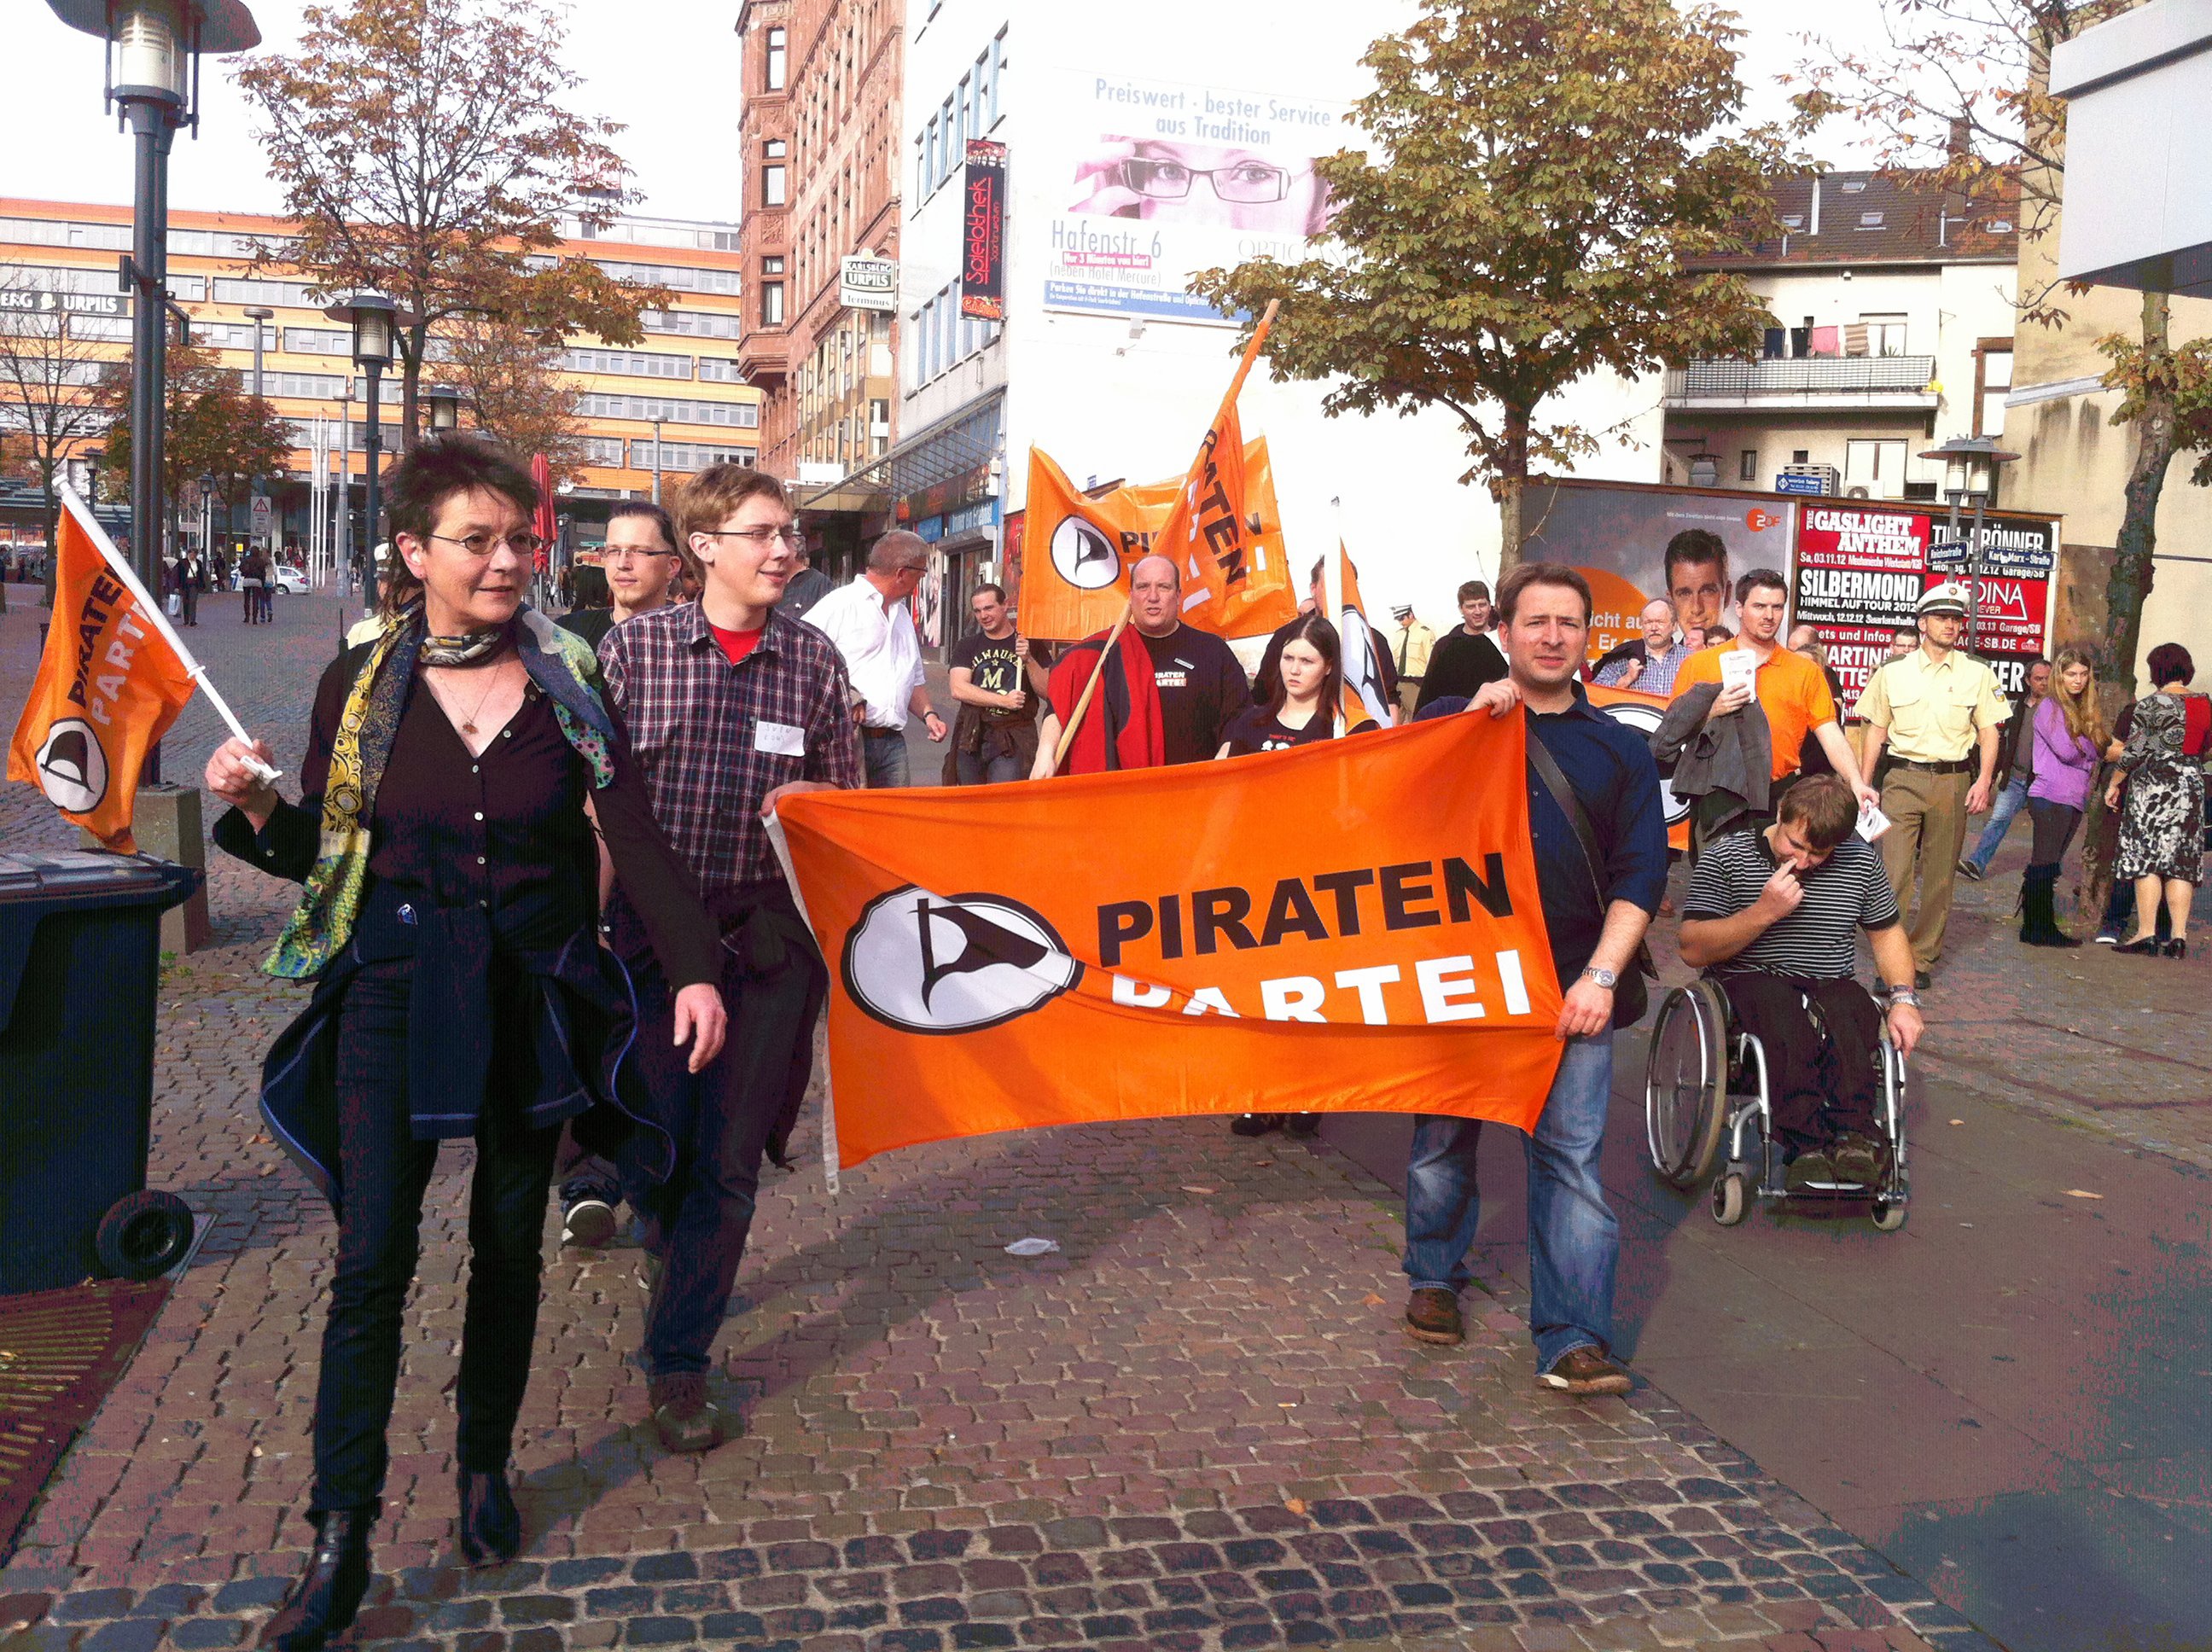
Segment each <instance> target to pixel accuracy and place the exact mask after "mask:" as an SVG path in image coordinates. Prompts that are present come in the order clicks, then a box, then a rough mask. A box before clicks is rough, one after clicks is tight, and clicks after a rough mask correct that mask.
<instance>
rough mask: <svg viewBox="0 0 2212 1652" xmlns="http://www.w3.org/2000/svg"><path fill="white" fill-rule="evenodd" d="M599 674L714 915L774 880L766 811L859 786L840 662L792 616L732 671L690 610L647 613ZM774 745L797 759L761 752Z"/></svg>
mask: <svg viewBox="0 0 2212 1652" xmlns="http://www.w3.org/2000/svg"><path fill="white" fill-rule="evenodd" d="M599 664H600V665H601V667H602V668H603V669H604V670H605V672H606V681H607V698H608V701H609V703H610V704H611V706H612V708H614V711H615V713H616V714H617V716H618V717H619V718H620V719H621V720H622V724H623V728H624V729H625V730H626V731H627V732H628V733H629V743H630V749H631V750H633V751H634V752H635V753H636V756H637V765H638V768H640V769H641V771H642V772H643V774H644V775H645V783H646V787H647V792H648V793H649V795H650V796H651V798H652V800H653V818H654V819H655V820H657V821H659V823H660V828H661V829H662V830H663V831H665V832H666V833H667V834H668V841H670V842H671V843H672V844H674V845H675V846H676V852H677V853H678V854H680V855H682V856H683V857H684V861H685V863H686V864H687V865H690V868H691V870H692V872H694V874H696V876H697V878H698V879H699V887H700V892H701V893H702V894H703V895H704V896H706V898H707V903H708V908H709V909H710V910H711V909H713V908H714V906H715V897H716V896H720V895H727V894H731V893H733V892H735V891H737V890H741V889H743V888H744V886H746V885H748V884H759V883H762V882H764V881H767V880H769V879H775V880H777V881H781V878H782V871H781V868H780V867H779V866H778V865H776V859H775V849H774V848H773V847H770V846H769V841H768V831H767V829H766V828H764V827H763V825H762V824H761V819H760V806H761V799H763V798H765V797H766V796H767V795H768V794H769V793H770V792H772V791H774V790H775V788H776V787H779V786H782V785H785V784H786V783H787V782H789V781H792V780H826V781H828V782H829V784H830V785H832V786H840V787H858V786H859V785H860V782H861V769H860V737H859V735H857V734H856V733H855V732H854V729H853V718H852V714H851V712H850V711H848V709H847V707H848V702H849V695H848V691H847V685H846V680H845V666H844V662H843V661H842V660H841V659H838V657H837V650H836V647H835V646H834V645H833V644H832V643H831V642H830V641H829V638H827V637H825V636H823V635H822V634H821V633H820V632H819V631H817V630H815V629H812V628H811V627H810V626H806V625H803V624H801V623H799V621H797V620H795V619H792V618H790V617H789V616H787V615H783V614H778V613H775V612H771V613H770V614H769V621H768V627H767V629H766V631H765V632H764V633H763V635H762V637H761V640H760V641H759V642H758V643H757V645H756V646H755V647H754V648H753V651H752V652H751V653H749V654H747V655H746V656H745V658H744V663H743V664H741V665H731V664H730V662H729V659H728V658H727V657H726V655H725V654H724V653H722V650H721V647H720V645H719V644H718V643H716V642H715V641H714V634H713V632H712V631H711V630H710V629H708V624H707V616H706V615H705V614H704V613H702V611H701V610H700V607H699V604H697V603H696V602H688V603H683V604H678V605H677V606H675V607H672V608H656V609H652V610H647V612H645V613H642V614H639V615H636V616H633V617H631V618H629V619H627V620H624V621H623V623H621V624H620V625H617V626H616V627H615V628H614V629H613V630H611V631H610V632H608V633H607V637H606V641H604V642H602V643H600V644H599ZM779 728H780V729H781V730H787V731H790V732H789V733H788V734H784V735H782V736H781V737H779V734H778V730H779ZM794 737H795V738H794ZM779 738H781V742H782V743H788V744H798V745H799V746H800V747H801V751H793V752H780V751H775V750H763V745H772V744H777V743H779ZM802 753H803V755H802Z"/></svg>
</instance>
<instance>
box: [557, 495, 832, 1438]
mask: <svg viewBox="0 0 2212 1652" xmlns="http://www.w3.org/2000/svg"><path fill="white" fill-rule="evenodd" d="M676 508H677V515H678V519H679V522H680V525H681V531H682V536H683V537H682V540H681V543H682V544H683V545H684V556H685V568H686V571H687V572H688V573H689V574H690V575H691V576H692V577H693V578H694V579H695V580H698V581H699V584H700V587H701V592H700V598H699V600H698V601H697V602H694V603H679V604H671V605H670V606H667V607H663V608H659V609H655V610H651V611H649V612H647V613H643V614H640V615H638V616H636V617H635V618H634V619H632V620H630V621H629V622H628V623H624V624H622V625H618V626H617V627H616V628H615V629H613V630H612V631H611V632H610V633H608V635H607V640H606V641H605V644H603V645H602V647H601V648H600V651H599V661H600V664H601V665H602V666H603V668H604V669H605V673H606V682H607V697H608V701H609V703H610V705H611V707H612V708H613V709H614V710H615V712H616V714H617V715H618V716H619V717H620V718H621V720H622V722H623V726H624V727H625V728H626V729H627V730H628V731H629V739H630V745H631V748H632V749H633V750H635V753H636V754H637V762H638V767H639V768H640V769H641V770H642V771H643V773H644V774H645V777H646V785H647V789H648V791H649V792H650V793H651V794H652V799H653V817H654V819H656V820H657V821H659V823H660V827H661V829H662V830H663V831H665V832H666V833H667V835H668V841H670V842H671V844H673V845H674V846H675V848H676V852H677V853H678V854H680V855H681V856H683V858H684V862H685V864H686V865H689V866H690V870H691V873H692V875H693V876H694V877H695V878H697V880H698V884H699V892H700V896H701V898H702V900H703V901H704V902H705V903H706V906H707V909H708V912H709V913H710V914H713V916H714V920H715V923H716V925H717V926H718V927H719V928H720V931H721V935H722V954H723V956H722V980H721V983H720V985H721V988H722V993H723V1002H724V1004H725V1005H726V1006H727V1009H728V1012H729V1036H728V1038H727V1040H726V1042H725V1043H724V1045H723V1047H722V1052H721V1054H720V1055H718V1056H717V1057H715V1059H714V1060H713V1061H711V1062H709V1063H708V1065H707V1066H706V1067H705V1068H704V1069H703V1070H702V1071H701V1072H698V1073H696V1074H694V1073H691V1072H688V1071H687V1069H686V1066H685V1063H684V1060H683V1059H682V1056H683V1052H682V1051H681V1050H680V1049H678V1048H677V1047H676V1045H675V1044H674V1043H673V1042H671V1041H672V1038H673V1023H672V1022H671V1019H670V1014H671V1009H670V1005H671V999H670V996H669V992H668V987H667V984H666V982H665V981H664V980H663V979H662V978H661V975H660V971H659V966H658V965H657V964H656V963H654V962H653V956H652V953H651V951H650V949H649V948H648V947H647V945H646V944H645V937H644V932H643V930H642V928H641V926H640V924H639V922H638V920H637V918H636V916H635V914H634V913H633V912H632V911H631V909H630V907H629V902H628V901H627V899H626V898H625V897H624V895H623V890H621V889H620V888H619V887H617V889H616V890H615V892H614V896H613V898H612V899H611V900H610V901H609V902H608V903H607V933H608V942H609V944H610V945H611V947H612V948H613V949H614V951H615V952H616V954H617V957H621V958H622V959H623V961H624V963H627V964H629V967H630V970H631V974H632V975H633V977H634V979H635V981H636V983H637V993H638V1023H639V1029H640V1030H639V1036H638V1042H637V1043H636V1046H635V1049H636V1053H637V1055H638V1058H639V1060H641V1062H642V1064H643V1068H644V1077H645V1078H646V1081H647V1085H648V1087H649V1088H650V1090H651V1091H652V1094H653V1100H654V1102H655V1104H656V1105H657V1106H658V1107H659V1108H660V1109H661V1117H660V1123H661V1124H662V1126H663V1127H665V1129H666V1131H667V1132H668V1133H669V1135H670V1136H671V1138H672V1139H673V1143H674V1147H675V1161H674V1165H673V1168H672V1169H671V1170H670V1172H669V1174H668V1175H667V1176H666V1178H665V1180H661V1181H654V1182H652V1183H651V1185H647V1180H649V1179H648V1178H644V1177H643V1176H642V1174H641V1173H642V1170H643V1169H644V1167H642V1166H639V1167H636V1169H637V1170H638V1171H639V1172H640V1176H639V1179H636V1180H633V1181H631V1183H630V1186H629V1192H630V1193H631V1200H630V1202H631V1204H632V1205H633V1206H635V1208H636V1210H637V1212H638V1215H639V1217H640V1218H641V1228H642V1237H643V1239H644V1242H645V1248H646V1251H647V1255H648V1256H649V1257H650V1258H651V1259H652V1260H651V1262H650V1263H649V1265H648V1267H647V1281H648V1285H649V1290H650V1293H651V1294H650V1297H649V1298H648V1300H647V1306H646V1316H645V1331H644V1347H643V1350H642V1356H641V1357H642V1363H643V1364H644V1366H645V1371H646V1376H647V1380H648V1382H649V1388H648V1389H647V1405H648V1406H650V1408H651V1411H652V1413H653V1424H654V1426H655V1427H656V1428H657V1429H658V1430H659V1433H660V1438H661V1442H662V1443H663V1444H665V1446H666V1447H667V1448H668V1449H670V1450H671V1451H685V1452H689V1451H707V1450H709V1449H713V1447H714V1446H715V1445H716V1444H717V1443H719V1442H720V1440H721V1439H722V1438H723V1436H724V1435H725V1434H726V1432H728V1431H729V1430H731V1429H732V1427H733V1426H734V1425H733V1424H732V1423H731V1422H730V1421H729V1419H728V1418H726V1416H725V1415H724V1414H723V1413H722V1412H719V1411H718V1410H716V1409H715V1408H714V1406H711V1405H710V1404H709V1403H708V1393H707V1372H708V1370H709V1368H710V1367H711V1366H712V1364H713V1354H714V1338H715V1336H716V1334H717V1333H719V1332H720V1329H721V1327H722V1319H723V1315H724V1314H725V1313H726V1311H727V1309H728V1307H729V1301H730V1291H731V1288H732V1285H733V1284H734V1283H735V1281H736V1279H737V1275H738V1261H739V1260H740V1259H741V1258H742V1257H743V1255H744V1248H745V1239H746V1236H747V1235H748V1234H749V1233H750V1230H751V1227H752V1218H753V1207H754V1204H755V1200H756V1199H757V1194H758V1191H759V1186H760V1161H761V1155H762V1153H763V1151H769V1150H771V1148H772V1145H773V1144H775V1141H776V1139H777V1138H778V1137H779V1136H780V1135H781V1133H785V1132H787V1131H788V1130H789V1128H790V1121H791V1120H792V1119H793V1116H794V1115H795V1114H796V1110H797V1102H798V1098H799V1096H800V1095H801V1094H803V1093H804V1090H805V1083H806V1078H807V1074H808V1072H809V1069H810V1068H811V1066H812V1062H813V1054H814V1047H813V1036H814V1023H815V1018H816V1017H817V1015H818V1014H819V1013H820V1011H821V1005H822V1001H823V997H824V996H825V994H826V993H827V991H828V987H829V976H828V974H827V972H826V971H825V970H824V969H823V967H822V962H821V958H820V956H819V955H818V954H817V952H816V951H815V949H814V942H813V939H812V938H811V936H810V935H809V934H808V933H807V930H806V926H805V922H804V920H801V918H800V917H799V909H798V908H797V906H796V905H795V904H794V903H793V900H792V896H791V891H790V890H789V888H788V887H787V885H786V884H785V883H784V880H783V877H782V874H781V871H780V870H779V868H778V866H777V864H776V858H775V848H774V846H773V845H772V844H771V843H770V842H769V836H768V832H767V829H766V828H765V827H764V826H763V824H762V817H763V814H765V813H766V812H767V811H769V810H770V809H772V808H773V807H774V806H775V802H776V799H779V798H781V797H782V796H783V795H785V794H786V793H791V792H799V791H819V790H822V789H823V788H825V787H845V788H850V787H856V786H858V785H859V784H860V753H859V751H858V750H856V745H857V742H856V741H855V740H854V735H853V720H852V717H851V715H850V714H849V712H848V686H847V683H846V678H845V668H844V666H843V665H842V663H841V662H840V661H839V659H838V658H837V651H836V649H835V648H834V647H831V646H830V644H829V641H827V639H825V638H824V637H823V635H822V634H821V633H820V632H818V631H816V630H814V629H812V628H811V627H809V626H806V625H803V624H801V623H799V622H798V621H797V620H793V619H791V618H789V617H787V616H784V615H782V614H780V613H778V612H777V611H776V604H777V603H778V602H779V601H780V600H781V598H782V596H783V592H784V588H785V586H787V584H788V583H789V581H790V579H791V574H792V572H793V568H795V567H796V566H797V560H798V559H797V556H796V555H795V542H796V538H797V532H798V531H797V530H796V529H794V528H793V526H792V525H791V507H790V506H789V505H788V504H787V502H786V501H785V498H784V492H783V484H782V483H780V482H778V481H777V480H776V479H775V477H772V476H770V475H769V474H768V473H767V472H766V471H757V470H754V469H752V468H751V467H750V466H748V465H710V466H708V468H707V469H706V470H704V471H700V472H699V473H698V474H697V475H696V476H695V477H692V478H691V479H690V481H688V482H686V483H684V489H683V491H682V492H681V493H680V494H678V496H677V505H676ZM631 1169H632V1167H630V1166H628V1165H625V1171H626V1173H628V1172H629V1171H630V1170H631Z"/></svg>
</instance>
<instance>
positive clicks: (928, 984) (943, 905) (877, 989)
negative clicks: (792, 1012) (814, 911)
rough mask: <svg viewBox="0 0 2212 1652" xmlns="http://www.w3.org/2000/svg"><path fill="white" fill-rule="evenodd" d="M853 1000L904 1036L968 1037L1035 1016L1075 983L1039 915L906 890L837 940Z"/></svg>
mask: <svg viewBox="0 0 2212 1652" xmlns="http://www.w3.org/2000/svg"><path fill="white" fill-rule="evenodd" d="M841 973H842V975H843V978H844V985H845V992H846V994H847V995H848V997H850V998H851V999H852V1000H853V1002H854V1003H855V1004H857V1005H860V1008H861V1009H862V1010H863V1011H866V1013H867V1014H868V1015H870V1016H872V1017H874V1018H875V1019H876V1020H878V1021H880V1022H882V1023H884V1025H885V1026H888V1027H896V1028H897V1029H899V1030H900V1031H902V1032H911V1033H930V1034H943V1033H963V1032H977V1031H980V1030H981V1029H984V1028H986V1027H996V1026H999V1025H1000V1024H1001V1023H1005V1022H1008V1021H1012V1019H1013V1018H1014V1017H1017V1016H1023V1015H1027V1014H1029V1013H1030V1011H1032V1010H1041V1009H1042V1008H1043V1007H1044V1006H1045V1005H1047V1004H1049V1003H1050V1002H1051V1001H1052V1000H1053V999H1055V998H1058V997H1059V996H1060V994H1061V993H1065V992H1066V991H1067V990H1068V989H1069V988H1070V987H1073V986H1074V985H1075V983H1076V982H1077V981H1080V980H1081V979H1082V978H1083V966H1082V965H1081V964H1080V963H1077V962H1076V960H1075V959H1074V958H1073V957H1070V956H1069V955H1068V951H1067V947H1066V944H1065V943H1064V942H1062V941H1061V939H1060V935H1059V933H1058V932H1056V931H1055V930H1054V928H1053V926H1051V925H1050V924H1049V923H1048V922H1046V921H1045V920H1044V918H1043V916H1042V914H1038V913H1036V912H1035V911H1032V910H1031V909H1030V908H1028V907H1026V906H1024V905H1023V904H1022V903H1021V902H1018V901H1016V900H1012V899H1010V898H1009V897H1007V896H1003V895H952V896H943V895H933V894H931V893H930V892H929V891H928V890H925V889H921V888H918V887H916V886H915V885H914V884H907V885H906V886H905V887H904V888H902V889H896V890H890V892H889V893H888V894H884V895H879V896H877V897H876V898H875V899H874V900H872V901H871V902H868V904H867V906H866V908H865V909H864V910H863V911H862V912H861V914H860V922H858V923H857V924H855V925H854V926H853V928H852V931H851V932H850V933H848V935H847V936H846V937H845V951H844V957H843V960H842V971H841Z"/></svg>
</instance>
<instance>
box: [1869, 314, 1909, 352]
mask: <svg viewBox="0 0 2212 1652" xmlns="http://www.w3.org/2000/svg"><path fill="white" fill-rule="evenodd" d="M1859 320H1860V321H1861V322H1862V323H1863V325H1865V327H1866V330H1867V353H1868V354H1869V355H1904V354H1905V318H1904V317H1903V316H1901V315H1862V316H1860V317H1859Z"/></svg>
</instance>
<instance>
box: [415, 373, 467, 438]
mask: <svg viewBox="0 0 2212 1652" xmlns="http://www.w3.org/2000/svg"><path fill="white" fill-rule="evenodd" d="M422 396H423V399H424V400H426V401H428V403H429V404H430V433H431V434H433V435H441V434H444V433H445V432H447V431H448V430H458V429H459V428H461V392H459V391H458V390H456V389H455V388H454V387H453V386H451V385H432V386H430V387H429V388H428V389H427V390H425V391H424V392H422Z"/></svg>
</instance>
